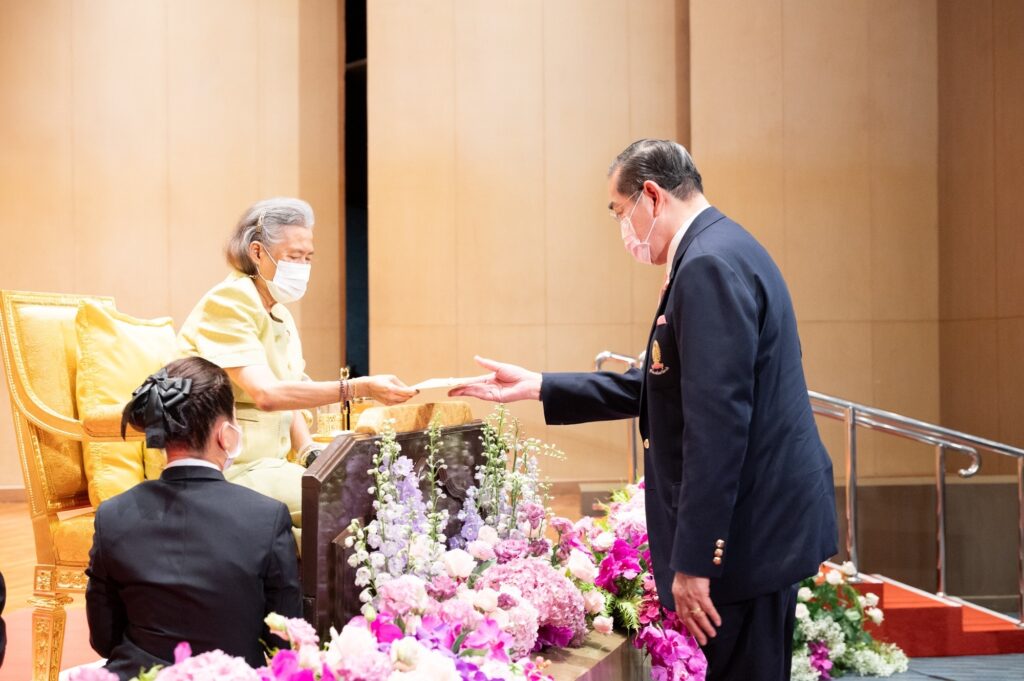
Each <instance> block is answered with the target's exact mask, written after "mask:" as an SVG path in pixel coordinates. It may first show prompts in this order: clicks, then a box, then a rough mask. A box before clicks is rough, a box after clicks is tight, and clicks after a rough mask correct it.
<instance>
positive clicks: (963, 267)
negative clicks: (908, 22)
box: [938, 0, 1024, 473]
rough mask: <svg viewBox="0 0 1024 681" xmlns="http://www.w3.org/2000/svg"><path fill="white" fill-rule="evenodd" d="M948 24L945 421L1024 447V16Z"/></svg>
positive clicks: (994, 4) (994, 467) (983, 16)
mask: <svg viewBox="0 0 1024 681" xmlns="http://www.w3.org/2000/svg"><path fill="white" fill-rule="evenodd" d="M938 16H939V22H938V28H939V161H940V166H939V167H940V175H939V196H940V197H941V199H940V203H939V227H940V229H939V234H940V251H939V252H940V264H941V270H940V271H941V280H940V309H941V325H940V328H941V333H940V348H941V355H940V356H941V362H942V365H941V366H942V418H943V421H944V422H945V423H947V424H948V425H950V426H951V427H953V428H960V429H964V430H967V431H969V432H973V433H977V434H979V435H982V436H985V437H989V438H993V439H996V440H1000V441H1003V442H1007V443H1009V444H1012V445H1015V446H1017V447H1022V446H1024V391H1022V389H1021V386H1024V359H1022V358H1024V269H1022V268H1021V258H1022V256H1024V193H1022V191H1021V187H1022V185H1024V137H1022V135H1021V130H1022V127H1021V126H1022V121H1024V83H1022V80H1021V77H1022V74H1024V5H1022V4H1021V3H1019V2H1015V1H1012V0H979V1H978V2H973V3H970V4H965V3H960V2H950V1H949V0H940V2H939V13H938ZM984 465H985V468H986V469H987V472H989V473H1000V472H1013V471H1014V470H1015V468H1014V467H1013V465H1012V462H1011V461H1009V460H1005V459H1002V460H1000V459H999V458H997V457H995V456H991V457H989V458H987V459H986V460H985V463H984Z"/></svg>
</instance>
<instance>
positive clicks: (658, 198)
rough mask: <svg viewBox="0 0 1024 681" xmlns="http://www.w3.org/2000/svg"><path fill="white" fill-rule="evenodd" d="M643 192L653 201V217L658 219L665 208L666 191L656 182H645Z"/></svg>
mask: <svg viewBox="0 0 1024 681" xmlns="http://www.w3.org/2000/svg"><path fill="white" fill-rule="evenodd" d="M641 190H642V191H643V193H644V194H646V195H647V197H648V198H649V199H650V200H651V215H653V216H654V217H658V215H660V214H661V211H662V209H663V208H664V207H665V190H664V189H662V188H661V186H660V185H659V184H658V183H657V182H655V181H654V180H644V185H643V187H642V188H641Z"/></svg>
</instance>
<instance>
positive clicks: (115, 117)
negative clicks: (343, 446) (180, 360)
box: [0, 0, 341, 487]
mask: <svg viewBox="0 0 1024 681" xmlns="http://www.w3.org/2000/svg"><path fill="white" fill-rule="evenodd" d="M302 11H303V12H305V13H306V15H307V37H308V40H307V42H306V43H304V44H303V45H301V49H300V5H299V3H298V2H297V0H259V2H249V1H248V0H225V1H223V2H216V3H208V2H199V1H196V0H181V1H174V2H170V1H167V0H163V1H155V2H145V3H139V2H130V1H129V0H100V1H97V2H91V1H89V2H86V1H84V0H59V1H53V2H50V1H45V2H31V3H29V2H10V3H2V4H0V149H2V150H3V151H2V152H0V201H2V202H3V204H4V205H5V206H6V219H5V221H4V224H5V227H3V230H4V231H3V234H4V237H5V243H7V244H8V246H9V247H8V248H5V249H3V250H2V251H0V271H2V272H3V276H2V279H0V287H3V288H16V289H26V290H35V291H57V292H74V293H92V294H107V295H113V296H114V297H115V298H116V300H117V303H118V307H119V309H121V310H123V311H124V312H127V313H128V314H132V315H135V316H140V317H152V316H164V315H170V316H172V317H173V318H174V319H175V321H176V322H177V323H178V324H180V323H181V322H182V321H183V319H184V317H185V316H186V315H187V313H188V312H189V311H190V310H191V309H192V306H193V305H194V304H195V302H196V300H197V299H198V298H199V296H200V295H201V294H202V293H203V292H205V291H206V290H207V289H208V288H209V287H210V286H212V285H213V284H214V283H216V282H217V281H219V280H220V279H222V278H223V277H224V276H225V274H226V273H227V269H228V268H227V265H226V263H225V262H224V257H223V246H224V243H225V241H226V240H227V238H228V236H229V234H230V231H231V229H232V227H233V226H234V224H235V221H236V220H237V218H238V215H239V214H240V213H241V211H242V210H243V209H244V208H245V207H246V206H247V205H248V204H250V203H251V202H253V201H255V200H257V199H260V198H264V197H266V196H273V195H296V194H302V193H303V192H304V191H306V190H307V188H308V189H309V190H310V194H309V195H308V196H307V197H306V198H309V199H311V200H312V203H313V208H314V210H316V211H317V213H318V214H319V217H320V220H319V223H320V225H321V226H322V227H320V228H319V229H320V230H321V231H320V232H319V233H318V234H323V235H325V236H326V237H328V238H327V239H322V240H321V237H318V249H320V248H322V247H324V246H326V250H327V253H325V254H324V255H325V256H326V257H318V264H317V267H316V268H315V269H314V284H313V285H312V286H311V295H310V297H309V299H307V300H304V301H303V302H302V303H301V304H300V305H297V306H295V311H296V317H297V318H299V319H300V324H301V327H300V328H301V329H302V331H303V333H304V334H306V333H308V334H309V336H310V341H308V342H307V343H306V354H307V360H309V362H310V364H311V366H313V367H320V368H324V367H333V368H331V369H330V371H331V375H333V372H334V371H335V370H336V367H337V365H338V364H339V358H338V356H339V352H340V349H339V346H340V337H341V332H340V328H341V322H340V321H339V319H340V317H339V312H340V287H339V285H338V281H339V279H338V277H339V273H338V270H339V268H340V251H339V249H338V241H339V240H338V233H339V228H338V205H339V191H338V181H339V171H338V168H339V166H338V152H339V146H338V144H337V139H338V132H337V131H338V125H339V123H338V119H339V116H338V96H337V95H338V82H339V81H338V62H337V49H338V47H337V45H338V38H337V31H338V19H337V2H336V1H335V0H317V2H316V3H315V7H314V3H302ZM314 12H319V14H318V15H315V17H316V18H318V19H323V21H320V22H319V23H318V24H317V33H316V35H315V36H309V31H308V27H309V16H310V14H311V13H314ZM318 50H319V51H320V57H319V59H317V58H310V59H307V60H306V61H305V62H303V61H302V55H306V56H307V57H309V55H310V54H311V53H316V52H317V51H318ZM303 63H304V64H305V66H304V67H303V66H302V64H303ZM302 76H304V77H305V79H306V80H305V83H306V89H305V90H304V94H305V99H302V98H300V77H302ZM325 101H326V104H325V103H324V102H325ZM304 104H308V105H309V107H310V110H312V107H313V106H314V104H315V105H316V106H319V107H320V108H319V109H318V110H319V111H320V115H319V116H306V117H303V116H300V108H301V107H302V106H303V105H304ZM325 112H326V113H325ZM300 138H305V139H307V140H318V143H321V144H323V143H326V144H328V145H330V146H328V147H326V149H324V148H323V147H320V148H317V149H315V153H316V155H317V156H316V158H315V159H314V158H313V153H312V152H311V151H310V149H311V148H312V147H311V146H309V145H307V146H305V147H302V146H300V144H299V140H300ZM300 168H301V169H304V170H303V172H304V173H305V175H303V174H302V172H300ZM311 177H313V178H314V179H310V178H311ZM303 178H305V179H303ZM325 208H326V209H325ZM324 228H326V230H327V231H324ZM331 252H333V255H331ZM319 277H323V280H324V282H325V283H326V284H327V286H326V290H325V291H322V290H321V289H320V286H319V284H320V281H319V280H318V278H319ZM304 313H305V314H304ZM318 325H319V328H318ZM315 331H320V332H321V333H314V332H315ZM320 341H324V342H320ZM2 392H3V396H2V397H0V409H3V410H4V411H5V412H6V410H7V403H6V401H7V395H6V390H4V391H2ZM21 485H22V480H21V473H20V469H19V467H18V464H17V451H16V448H15V444H14V437H13V432H12V426H11V420H10V418H8V417H4V418H0V487H3V486H16V487H19V486H21Z"/></svg>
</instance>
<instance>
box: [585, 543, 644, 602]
mask: <svg viewBox="0 0 1024 681" xmlns="http://www.w3.org/2000/svg"><path fill="white" fill-rule="evenodd" d="M641 571H642V569H641V567H640V553H639V552H638V551H637V550H636V549H635V548H633V547H632V546H630V545H629V544H627V543H626V542H624V541H622V540H621V539H616V540H615V543H614V544H613V545H612V548H611V551H609V552H608V555H607V556H605V557H604V560H602V561H601V566H600V569H599V570H598V573H597V579H596V580H594V584H596V585H597V586H599V587H601V588H602V589H604V590H605V591H609V592H611V593H613V594H617V593H619V588H618V586H617V584H616V580H618V579H619V578H620V577H621V578H622V579H625V580H632V579H636V578H637V576H639V575H640V573H641Z"/></svg>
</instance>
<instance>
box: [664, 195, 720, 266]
mask: <svg viewBox="0 0 1024 681" xmlns="http://www.w3.org/2000/svg"><path fill="white" fill-rule="evenodd" d="M710 207H711V206H702V207H701V208H698V209H697V212H695V213H694V214H693V215H691V216H690V217H688V218H686V220H685V221H684V222H683V225H682V227H680V228H679V230H678V231H677V232H676V235H675V236H674V237H672V241H670V242H669V244H668V260H666V261H665V267H666V268H667V269H668V272H669V274H671V273H672V262H673V261H674V260H675V259H676V251H677V250H679V244H680V243H681V242H682V240H683V237H684V236H686V230H688V229H690V225H692V224H693V221H694V220H696V219H697V216H698V215H700V214H701V213H703V212H704V211H706V210H707V209H708V208H710Z"/></svg>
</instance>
